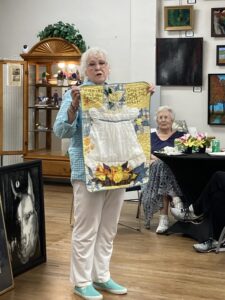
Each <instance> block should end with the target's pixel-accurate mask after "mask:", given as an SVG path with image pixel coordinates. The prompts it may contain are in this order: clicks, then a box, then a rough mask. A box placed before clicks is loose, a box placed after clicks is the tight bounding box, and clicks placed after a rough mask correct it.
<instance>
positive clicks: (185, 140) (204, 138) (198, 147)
mask: <svg viewBox="0 0 225 300" xmlns="http://www.w3.org/2000/svg"><path fill="white" fill-rule="evenodd" d="M214 138H215V137H213V136H208V135H207V134H206V133H201V132H200V133H197V134H196V135H195V136H192V135H190V134H189V133H186V134H184V135H183V136H182V137H180V138H178V139H176V140H175V146H176V147H177V148H178V149H179V150H181V151H183V152H185V153H191V152H192V150H193V149H195V151H196V152H199V153H204V152H205V150H206V148H208V147H210V145H211V141H212V140H213V139H214Z"/></svg>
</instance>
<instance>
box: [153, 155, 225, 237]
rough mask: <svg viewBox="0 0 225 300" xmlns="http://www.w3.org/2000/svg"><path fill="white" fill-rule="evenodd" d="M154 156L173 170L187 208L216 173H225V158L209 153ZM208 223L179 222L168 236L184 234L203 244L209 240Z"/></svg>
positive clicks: (169, 231) (169, 230) (172, 227)
mask: <svg viewBox="0 0 225 300" xmlns="http://www.w3.org/2000/svg"><path fill="white" fill-rule="evenodd" d="M154 154H155V156H157V157H158V158H160V159H161V160H162V161H164V162H165V163H166V164H167V165H168V166H169V167H170V169H171V170H172V172H173V174H174V175H175V177H176V180H177V182H178V184H179V186H180V188H181V190H182V193H183V200H184V202H185V203H186V205H187V206H189V205H190V204H191V203H194V202H195V201H196V199H197V198H198V197H199V195H200V194H201V191H202V190H203V188H204V187H205V185H206V184H207V182H208V181H209V179H210V178H211V176H212V175H213V173H215V172H216V171H225V156H211V155H209V154H207V153H193V154H182V155H166V154H162V153H154ZM208 222H209V220H208V219H207V218H205V219H204V221H203V222H202V223H201V224H198V225H196V224H193V223H190V222H185V223H184V222H180V221H178V222H176V223H175V224H173V225H172V226H171V227H170V228H169V229H168V231H167V234H171V233H183V234H185V235H188V236H191V237H192V238H194V239H196V240H198V241H199V242H203V241H205V240H206V239H207V238H208V234H209V232H208V229H207V228H208V226H207V223H208Z"/></svg>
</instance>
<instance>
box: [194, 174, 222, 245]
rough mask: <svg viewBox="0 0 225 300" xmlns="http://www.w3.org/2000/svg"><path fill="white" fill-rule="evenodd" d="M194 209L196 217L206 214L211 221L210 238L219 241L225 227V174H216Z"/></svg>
mask: <svg viewBox="0 0 225 300" xmlns="http://www.w3.org/2000/svg"><path fill="white" fill-rule="evenodd" d="M193 207H194V212H195V214H196V215H200V214H202V213H204V215H206V216H207V218H208V219H209V222H208V224H209V226H210V230H209V232H211V233H210V235H211V236H209V238H211V237H212V238H214V239H216V240H218V239H219V236H220V233H221V231H222V229H223V227H224V226H225V172H222V171H218V172H215V173H214V175H213V176H212V177H211V179H210V181H209V182H208V184H207V185H206V186H205V188H204V190H203V191H202V193H201V195H200V197H199V198H198V199H197V201H196V202H195V203H194V204H193Z"/></svg>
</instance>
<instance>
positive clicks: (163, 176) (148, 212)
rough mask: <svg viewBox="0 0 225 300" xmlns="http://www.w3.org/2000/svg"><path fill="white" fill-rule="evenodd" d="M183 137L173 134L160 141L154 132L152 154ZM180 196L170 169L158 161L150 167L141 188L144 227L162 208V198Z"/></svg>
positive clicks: (148, 226)
mask: <svg viewBox="0 0 225 300" xmlns="http://www.w3.org/2000/svg"><path fill="white" fill-rule="evenodd" d="M182 135H184V132H178V131H176V132H174V133H173V134H172V135H171V136H170V137H169V138H168V139H167V140H165V141H162V140H160V138H159V137H158V135H157V133H156V132H153V133H151V143H152V149H151V150H152V153H153V152H154V151H158V150H161V149H162V148H164V147H166V146H169V147H173V146H174V140H175V139H176V138H179V137H181V136H182ZM165 195H168V196H170V197H171V198H172V197H174V196H182V193H181V190H180V187H179V185H178V183H177V181H176V179H175V177H174V175H173V173H172V171H171V170H170V168H169V167H168V166H167V165H166V164H165V163H164V162H163V161H161V160H160V159H157V160H155V161H154V162H153V163H152V164H151V166H150V172H149V181H148V183H147V184H146V185H144V186H143V188H142V195H141V200H142V204H143V210H144V218H145V227H146V228H147V229H149V228H150V221H151V219H152V217H153V214H154V213H156V212H158V211H159V210H160V209H162V208H163V197H164V196H165Z"/></svg>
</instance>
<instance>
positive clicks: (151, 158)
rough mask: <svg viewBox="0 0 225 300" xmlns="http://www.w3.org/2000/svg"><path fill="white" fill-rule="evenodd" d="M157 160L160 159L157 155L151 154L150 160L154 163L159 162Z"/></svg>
mask: <svg viewBox="0 0 225 300" xmlns="http://www.w3.org/2000/svg"><path fill="white" fill-rule="evenodd" d="M157 159H158V157H156V156H155V155H153V154H151V156H150V160H151V161H154V160H157Z"/></svg>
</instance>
